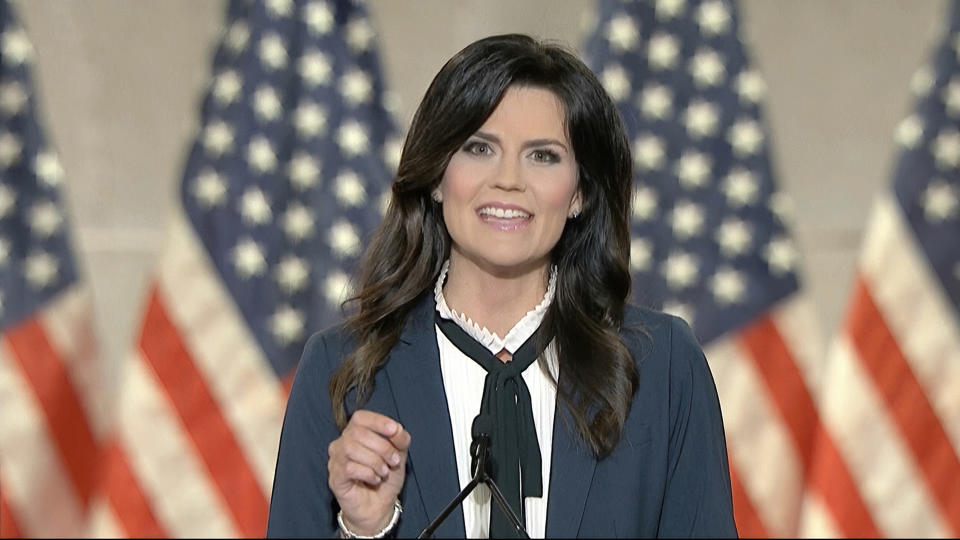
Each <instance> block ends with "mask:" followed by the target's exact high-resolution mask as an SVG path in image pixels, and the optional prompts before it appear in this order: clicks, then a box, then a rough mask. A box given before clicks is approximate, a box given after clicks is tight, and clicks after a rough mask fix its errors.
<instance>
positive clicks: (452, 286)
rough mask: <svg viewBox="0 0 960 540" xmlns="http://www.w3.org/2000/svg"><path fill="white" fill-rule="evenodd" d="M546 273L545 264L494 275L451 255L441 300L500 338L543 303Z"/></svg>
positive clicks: (547, 271)
mask: <svg viewBox="0 0 960 540" xmlns="http://www.w3.org/2000/svg"><path fill="white" fill-rule="evenodd" d="M549 272H550V268H549V264H548V263H544V264H543V265H542V266H539V267H534V268H531V269H530V270H526V271H521V272H510V273H503V274H497V273H493V272H490V271H488V270H485V269H483V268H481V267H479V266H477V265H476V264H474V263H473V262H472V261H469V260H468V259H465V258H463V257H455V256H453V255H452V254H451V258H450V269H449V270H448V272H447V282H446V284H445V285H444V286H443V298H444V300H445V301H446V302H447V306H449V307H450V309H452V310H454V311H456V312H459V313H463V314H465V315H466V316H467V317H469V318H470V319H472V320H473V322H475V323H476V324H478V325H479V326H480V327H486V328H487V330H489V331H491V332H494V333H496V334H497V335H498V336H500V337H501V338H502V337H504V336H506V334H507V332H509V331H510V329H511V328H513V327H514V325H516V324H517V322H519V321H520V319H522V318H523V316H524V315H526V314H527V312H529V311H530V310H532V309H534V308H535V307H537V305H538V304H540V302H542V301H543V295H544V294H545V293H546V291H547V279H548V277H549Z"/></svg>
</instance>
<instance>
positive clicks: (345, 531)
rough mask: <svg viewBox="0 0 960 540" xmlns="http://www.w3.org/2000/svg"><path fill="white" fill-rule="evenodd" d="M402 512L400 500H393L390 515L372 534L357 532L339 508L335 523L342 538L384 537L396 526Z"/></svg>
mask: <svg viewBox="0 0 960 540" xmlns="http://www.w3.org/2000/svg"><path fill="white" fill-rule="evenodd" d="M402 512H403V506H401V505H400V500H399V499H396V500H394V502H393V507H392V508H391V513H390V515H389V516H388V517H387V518H385V519H384V520H382V521H381V523H383V525H382V526H381V527H380V528H379V529H377V530H376V531H375V532H374V533H373V534H370V535H366V534H362V533H360V532H357V528H356V527H355V526H353V525H352V524H350V523H348V522H347V520H346V519H345V518H344V517H343V510H341V511H340V512H338V513H337V525H338V526H339V528H340V536H341V537H342V538H384V537H385V536H387V535H388V534H390V532H391V531H392V530H393V529H394V528H395V527H396V526H397V523H398V522H399V521H400V514H401V513H402Z"/></svg>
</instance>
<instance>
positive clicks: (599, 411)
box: [267, 35, 736, 537]
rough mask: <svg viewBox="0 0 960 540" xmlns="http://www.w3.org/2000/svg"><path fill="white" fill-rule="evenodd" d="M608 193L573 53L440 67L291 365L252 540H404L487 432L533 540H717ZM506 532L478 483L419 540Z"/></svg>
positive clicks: (673, 331) (684, 358) (672, 344)
mask: <svg viewBox="0 0 960 540" xmlns="http://www.w3.org/2000/svg"><path fill="white" fill-rule="evenodd" d="M631 192H632V173H631V158H630V153H629V146H628V143H627V140H626V136H625V134H624V129H623V126H622V124H621V121H620V118H619V116H618V113H617V111H616V109H615V108H614V106H613V104H612V103H611V101H610V99H609V98H608V97H607V95H606V94H605V93H604V91H603V88H602V86H601V85H600V84H599V83H598V81H597V80H596V78H595V77H594V75H593V74H592V73H591V72H590V70H589V69H588V68H587V67H586V66H585V65H584V64H583V63H582V62H581V61H580V60H578V59H577V58H576V57H575V56H573V55H572V54H570V53H568V52H566V51H564V50H563V49H561V48H559V47H555V46H552V45H547V44H543V43H540V42H537V41H535V40H533V39H531V38H529V37H527V36H522V35H504V36H494V37H490V38H486V39H482V40H480V41H477V42H475V43H473V44H471V45H469V46H467V47H466V48H465V49H463V50H462V51H461V52H460V53H458V54H457V55H456V56H454V57H453V58H452V59H451V60H450V61H449V62H447V64H446V65H445V66H444V67H443V68H442V69H441V71H440V72H439V73H438V74H437V76H436V78H435V79H434V80H433V82H432V83H431V85H430V87H429V89H428V90H427V92H426V95H425V96H424V98H423V101H422V103H421V104H420V107H419V109H418V111H417V113H416V115H415V117H414V119H413V123H412V125H411V128H410V130H409V132H408V134H407V138H406V143H405V146H404V150H403V155H402V157H401V161H400V166H399V170H398V173H397V178H396V179H395V181H394V184H393V196H392V200H391V203H390V207H389V209H388V211H387V214H386V216H385V218H384V221H383V223H382V225H381V227H380V228H379V230H378V231H377V233H376V234H375V236H374V238H373V241H372V243H371V245H370V246H369V249H368V251H367V253H366V256H365V262H364V265H363V268H362V276H361V280H360V289H359V293H358V295H357V297H356V298H355V299H354V301H355V304H356V306H357V309H356V310H355V311H354V312H353V314H352V315H351V316H350V318H349V319H348V320H347V322H346V324H345V325H344V326H343V327H341V328H336V329H333V330H330V331H327V332H324V333H322V334H318V335H316V336H314V337H313V338H312V339H311V340H310V342H309V343H308V344H307V346H306V348H305V351H304V355H303V358H302V360H301V362H300V365H299V368H298V371H297V375H296V378H295V380H294V383H293V386H292V389H291V393H290V400H289V404H288V406H287V412H286V417H285V419H284V426H283V433H282V436H281V443H280V453H279V457H278V460H277V470H276V477H275V481H274V489H273V497H272V500H271V507H270V519H269V525H268V531H267V532H268V535H270V536H278V537H293V536H321V535H333V534H340V535H341V536H346V537H379V536H386V535H395V536H400V537H413V536H417V535H418V534H419V533H420V532H421V531H422V530H423V529H424V528H425V527H426V526H427V525H428V524H429V523H430V522H431V521H432V520H434V519H435V518H437V517H438V516H439V515H440V514H441V512H442V511H443V509H444V507H445V506H446V505H447V504H448V503H450V501H451V500H452V499H453V498H454V497H455V496H456V495H457V493H458V491H460V489H461V488H463V487H464V486H466V485H467V483H468V482H469V481H470V479H471V478H472V477H473V473H474V472H475V471H474V470H473V468H474V467H475V466H476V465H475V464H472V463H471V461H473V459H472V458H474V457H476V455H477V454H478V453H479V447H478V445H477V444H473V445H472V444H471V443H472V442H473V441H474V435H489V436H490V452H489V455H488V460H489V461H490V462H491V463H492V467H491V468H490V469H489V470H490V471H491V475H492V476H491V477H492V479H493V481H494V482H495V483H496V485H497V486H498V488H499V489H500V490H501V491H502V492H503V494H504V496H505V498H506V500H507V502H508V503H509V506H510V508H511V510H512V511H513V513H514V514H515V515H516V516H517V517H518V518H519V521H520V523H521V524H522V526H523V527H524V528H525V530H526V532H527V533H529V534H530V536H532V537H538V536H540V537H542V536H561V537H573V536H588V537H614V536H620V537H641V536H735V535H736V529H735V526H734V523H733V515H732V506H731V496H730V483H729V473H728V468H727V462H726V449H725V442H724V434H723V424H722V421H721V415H720V407H719V403H718V400H717V394H716V388H715V387H714V383H713V379H712V376H711V374H710V371H709V368H708V366H707V363H706V360H705V358H704V356H703V353H702V352H701V350H700V348H699V346H698V345H697V342H696V339H695V338H694V337H693V335H692V333H691V332H690V330H689V328H688V327H687V326H686V325H685V324H684V323H683V322H682V321H681V320H680V319H677V318H675V317H671V316H668V315H665V314H662V313H658V312H654V311H651V310H646V309H641V308H637V307H634V306H629V305H627V304H626V300H627V296H628V294H629V292H630V275H629V272H628V269H627V261H628V258H629V241H630V239H629V221H628V219H629V218H628V216H629V202H630V194H631ZM501 336H502V337H501ZM534 360H536V361H534ZM478 413H482V414H479V416H480V417H482V419H483V420H482V421H478V422H477V424H478V425H479V426H480V427H479V428H477V429H480V431H482V432H483V433H479V434H475V433H471V429H472V428H474V427H476V426H474V425H473V423H474V417H477V416H478ZM476 440H477V441H478V443H479V440H480V438H477V439H476ZM471 446H473V447H472V448H471ZM521 501H522V503H521ZM516 532H517V531H516V530H515V529H514V528H513V526H512V525H511V521H510V519H509V516H508V514H507V513H506V512H503V511H501V509H500V507H499V506H498V505H496V504H494V503H493V502H491V498H490V492H489V491H488V490H487V488H486V487H481V488H478V489H477V490H474V492H473V493H472V494H471V495H470V496H469V497H468V498H467V499H466V500H465V501H464V503H463V505H462V506H457V507H456V508H455V509H454V510H453V512H452V513H451V514H450V515H449V516H447V517H446V519H445V520H444V521H443V522H441V523H440V524H439V528H437V529H436V532H435V534H436V535H437V536H439V537H454V536H460V537H462V536H464V535H467V536H468V537H487V536H490V537H502V536H510V535H513V534H515V533H516Z"/></svg>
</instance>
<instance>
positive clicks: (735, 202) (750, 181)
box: [723, 167, 760, 208]
mask: <svg viewBox="0 0 960 540" xmlns="http://www.w3.org/2000/svg"><path fill="white" fill-rule="evenodd" d="M759 189H760V188H759V186H758V184H757V179H756V177H755V176H754V175H753V173H752V172H750V171H749V170H747V169H744V168H742V167H736V168H734V169H733V170H731V171H730V174H728V175H727V178H726V179H725V180H724V181H723V191H724V193H725V194H726V196H727V204H729V205H730V206H732V207H734V208H740V207H741V206H746V205H748V204H753V203H754V202H756V201H757V194H758V192H759Z"/></svg>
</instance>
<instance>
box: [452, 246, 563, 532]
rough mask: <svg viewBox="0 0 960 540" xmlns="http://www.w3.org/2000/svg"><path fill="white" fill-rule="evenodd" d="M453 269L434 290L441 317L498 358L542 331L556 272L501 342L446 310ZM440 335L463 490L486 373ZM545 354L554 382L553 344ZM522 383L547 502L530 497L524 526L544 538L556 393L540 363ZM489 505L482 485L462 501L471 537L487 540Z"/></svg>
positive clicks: (466, 527)
mask: <svg viewBox="0 0 960 540" xmlns="http://www.w3.org/2000/svg"><path fill="white" fill-rule="evenodd" d="M449 267H450V261H447V262H446V263H444V265H443V269H442V270H441V272H440V276H439V278H437V284H436V286H435V287H434V297H435V298H436V302H437V311H438V312H439V313H440V316H441V317H443V318H445V319H451V320H453V321H455V322H456V323H457V324H458V325H459V326H460V327H461V328H463V329H464V330H465V331H466V332H467V333H468V334H469V335H470V336H471V337H473V338H474V339H476V340H477V341H478V342H480V343H481V344H482V345H483V346H484V347H486V348H487V349H488V350H489V351H490V352H491V353H493V354H497V353H499V352H500V351H501V350H503V349H506V350H507V351H509V352H510V354H513V353H515V352H516V350H517V349H518V348H520V345H522V344H523V342H524V341H526V340H527V338H529V337H530V336H532V335H533V333H534V332H536V330H537V328H539V326H540V323H541V322H542V321H543V317H544V314H546V311H547V307H549V306H550V302H552V301H553V296H554V292H555V291H556V279H557V271H556V268H552V269H551V271H550V279H549V283H548V285H547V292H546V293H545V294H544V295H543V300H542V301H541V302H540V303H539V304H538V305H537V306H536V307H535V308H533V309H532V310H531V311H529V312H527V314H526V315H524V316H523V318H521V319H520V321H518V322H517V324H516V325H514V327H513V328H511V329H510V331H508V332H507V334H506V336H504V337H503V338H501V337H500V336H498V335H497V334H496V333H493V332H490V331H489V330H487V328H486V327H483V328H481V327H480V325H478V324H477V323H475V322H474V321H473V320H471V319H470V318H469V317H468V316H467V315H466V314H464V313H457V312H456V311H454V310H452V309H450V307H449V306H448V305H447V302H446V300H445V299H444V298H443V285H444V283H445V282H446V279H447V271H448V270H449ZM436 333H437V345H438V346H439V347H440V369H441V371H442V373H443V388H444V390H445V392H446V395H447V408H448V409H449V412H450V427H451V428H452V430H453V443H454V449H455V450H456V454H457V475H458V476H459V479H460V489H463V488H464V487H465V486H466V485H467V484H468V483H469V482H470V480H471V476H470V442H471V432H470V429H471V426H472V423H473V419H474V417H475V416H476V415H477V413H479V412H480V401H481V398H482V397H483V396H482V394H483V381H484V378H485V377H486V375H487V372H486V370H484V369H483V368H482V367H481V366H480V365H479V364H477V363H476V362H474V361H473V360H472V359H471V358H470V357H468V356H466V355H465V354H463V353H462V352H460V349H458V348H457V347H456V345H454V344H453V343H451V342H450V341H449V340H448V339H447V337H446V336H445V335H444V334H443V332H441V331H440V329H439V328H436ZM543 354H544V358H545V359H546V362H547V366H548V367H549V369H550V371H551V372H552V373H553V375H554V377H556V376H557V374H558V366H557V357H556V347H555V345H554V343H550V345H549V346H548V347H547V348H546V350H545V351H544V353H543ZM523 380H524V381H525V382H526V383H527V387H528V388H529V390H530V401H531V403H532V407H533V423H534V426H535V427H536V430H537V440H538V441H539V443H540V455H541V459H542V471H541V473H542V475H543V497H527V498H526V499H525V500H524V505H525V507H524V510H525V516H526V517H525V521H526V524H525V525H526V529H527V532H528V533H529V535H530V537H531V538H543V537H544V535H545V534H546V524H547V495H548V494H549V492H550V457H551V450H552V448H553V417H554V412H555V409H556V400H557V390H556V387H555V386H554V384H553V382H552V381H551V380H550V377H549V376H548V375H547V374H545V373H544V372H543V371H542V370H541V369H540V367H539V363H538V362H534V363H532V364H530V367H528V368H527V369H525V370H524V371H523ZM490 504H491V501H490V491H489V490H488V489H487V487H486V486H479V487H478V488H477V489H475V490H474V491H473V493H471V495H470V496H469V497H467V498H466V499H464V501H463V505H462V506H463V521H464V526H465V529H466V535H467V538H488V537H489V525H490V523H489V522H490Z"/></svg>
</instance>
